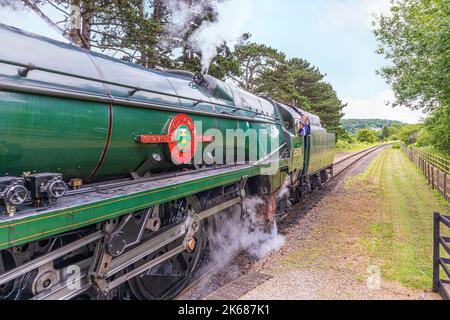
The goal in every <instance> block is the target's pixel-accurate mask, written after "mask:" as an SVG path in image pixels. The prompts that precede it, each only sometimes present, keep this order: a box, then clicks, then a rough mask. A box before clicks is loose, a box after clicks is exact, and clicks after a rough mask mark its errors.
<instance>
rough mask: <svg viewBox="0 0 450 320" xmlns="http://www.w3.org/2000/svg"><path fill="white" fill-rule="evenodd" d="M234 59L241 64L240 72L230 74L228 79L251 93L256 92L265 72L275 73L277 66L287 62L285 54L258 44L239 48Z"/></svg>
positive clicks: (249, 44)
mask: <svg viewBox="0 0 450 320" xmlns="http://www.w3.org/2000/svg"><path fill="white" fill-rule="evenodd" d="M234 57H235V59H236V60H237V61H238V63H239V70H238V72H235V73H230V74H228V77H229V78H230V79H232V80H233V81H235V82H236V83H237V84H238V86H239V87H241V88H242V89H244V90H246V91H249V92H255V91H256V89H257V82H258V81H259V80H261V77H262V75H263V73H264V72H266V73H267V72H269V71H274V70H275V68H276V66H277V65H279V64H282V63H283V62H284V60H285V54H284V53H281V52H279V51H278V50H276V49H273V48H271V47H268V46H266V45H264V44H257V43H248V44H244V45H242V46H239V47H238V48H237V49H236V51H235V52H234ZM266 75H267V74H266ZM267 76H269V75H267Z"/></svg>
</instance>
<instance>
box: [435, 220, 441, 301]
mask: <svg viewBox="0 0 450 320" xmlns="http://www.w3.org/2000/svg"><path fill="white" fill-rule="evenodd" d="M440 220H441V215H440V214H439V212H435V213H434V218H433V221H434V223H433V225H434V226H433V291H434V292H439V287H440V284H441V279H440V278H439V277H440V276H439V268H440V262H439V259H440V241H441V235H440V229H441V228H440Z"/></svg>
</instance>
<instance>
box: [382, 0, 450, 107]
mask: <svg viewBox="0 0 450 320" xmlns="http://www.w3.org/2000/svg"><path fill="white" fill-rule="evenodd" d="M449 8H450V0H395V1H393V6H392V8H391V15H389V16H381V17H380V18H379V20H378V26H377V28H376V30H375V35H376V37H377V39H378V41H379V48H378V52H379V53H380V54H383V55H384V56H385V57H386V58H387V59H388V60H389V61H391V63H392V65H390V66H387V67H385V68H383V69H381V70H380V74H381V75H382V76H383V77H384V78H385V79H386V80H387V81H388V83H389V84H390V85H391V86H392V88H393V90H394V92H395V96H396V99H397V103H396V104H397V105H404V106H407V107H409V108H411V109H424V110H425V111H433V110H436V109H437V108H438V107H439V106H440V105H449V104H450V23H449V21H450V10H449Z"/></svg>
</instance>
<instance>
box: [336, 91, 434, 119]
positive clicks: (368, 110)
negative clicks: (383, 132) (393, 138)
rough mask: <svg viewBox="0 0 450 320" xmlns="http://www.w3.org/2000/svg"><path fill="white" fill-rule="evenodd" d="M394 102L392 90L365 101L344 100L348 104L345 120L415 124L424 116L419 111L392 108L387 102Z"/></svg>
mask: <svg viewBox="0 0 450 320" xmlns="http://www.w3.org/2000/svg"><path fill="white" fill-rule="evenodd" d="M393 101H395V97H394V93H393V92H392V90H390V89H387V90H384V91H381V92H379V93H378V94H376V95H375V96H373V97H370V98H366V99H352V98H344V99H343V102H344V103H348V106H347V107H346V108H345V109H344V113H345V116H344V118H346V119H386V120H399V121H402V122H405V123H417V122H419V121H420V120H421V119H422V118H425V117H426V115H425V114H424V113H422V112H421V111H413V110H410V109H407V108H405V107H396V108H392V107H391V106H388V105H386V103H387V102H393Z"/></svg>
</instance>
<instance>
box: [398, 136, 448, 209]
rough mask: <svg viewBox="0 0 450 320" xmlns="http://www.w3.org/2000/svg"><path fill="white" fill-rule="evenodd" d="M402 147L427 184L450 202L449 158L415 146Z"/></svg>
mask: <svg viewBox="0 0 450 320" xmlns="http://www.w3.org/2000/svg"><path fill="white" fill-rule="evenodd" d="M402 149H403V151H404V152H405V153H406V154H407V155H408V157H409V158H410V159H411V161H412V162H414V163H415V165H416V166H417V167H418V168H419V169H420V170H421V171H422V172H423V174H424V175H425V177H426V178H427V180H428V184H429V185H430V186H431V187H432V188H433V189H435V190H437V191H439V192H440V193H441V194H442V195H443V196H444V198H445V199H447V201H449V202H450V196H449V195H450V192H449V191H450V160H447V159H445V158H442V157H440V156H437V155H434V154H431V153H428V152H424V151H422V150H419V149H416V148H411V149H408V148H406V147H405V146H404V145H402Z"/></svg>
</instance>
